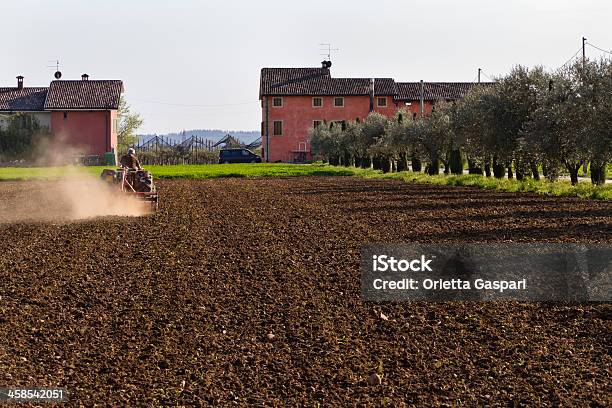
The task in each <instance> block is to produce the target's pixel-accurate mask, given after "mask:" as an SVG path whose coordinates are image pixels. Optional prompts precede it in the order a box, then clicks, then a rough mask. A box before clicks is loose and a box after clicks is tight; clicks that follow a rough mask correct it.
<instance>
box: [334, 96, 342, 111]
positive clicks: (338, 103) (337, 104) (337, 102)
mask: <svg viewBox="0 0 612 408" xmlns="http://www.w3.org/2000/svg"><path fill="white" fill-rule="evenodd" d="M334 106H335V107H336V108H342V107H344V98H342V97H338V98H334Z"/></svg>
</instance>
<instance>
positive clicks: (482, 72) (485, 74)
mask: <svg viewBox="0 0 612 408" xmlns="http://www.w3.org/2000/svg"><path fill="white" fill-rule="evenodd" d="M480 73H481V74H483V75H484V76H485V77H487V79H488V80H489V81H491V82H495V80H494V79H493V78H491V77H490V76H488V75H487V73H486V72H484V70H482V69H481V70H480Z"/></svg>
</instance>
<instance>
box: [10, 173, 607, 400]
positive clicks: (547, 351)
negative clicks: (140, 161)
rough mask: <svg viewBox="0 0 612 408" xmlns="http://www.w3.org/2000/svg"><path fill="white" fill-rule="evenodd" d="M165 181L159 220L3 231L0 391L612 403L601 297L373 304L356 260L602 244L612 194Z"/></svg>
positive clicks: (340, 181)
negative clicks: (466, 248) (604, 198)
mask: <svg viewBox="0 0 612 408" xmlns="http://www.w3.org/2000/svg"><path fill="white" fill-rule="evenodd" d="M19 186H20V188H22V189H23V191H28V189H29V186H30V183H21V184H20V185H19ZM159 187H160V194H161V196H162V198H161V204H160V211H159V212H158V213H157V214H155V215H152V216H145V217H124V218H122V217H106V218H98V219H94V220H85V221H78V222H72V223H69V222H65V221H62V220H58V221H57V222H20V223H4V224H0V234H1V235H0V236H1V237H2V240H1V242H0V254H1V255H0V297H1V298H0V384H5V385H6V386H16V385H21V386H26V385H29V386H39V387H40V386H52V385H59V386H64V387H66V388H67V390H68V392H69V394H70V400H71V405H79V404H83V405H85V406H90V405H93V404H95V403H98V404H108V405H113V406H134V405H157V404H174V405H176V404H178V405H188V406H193V405H205V404H218V405H230V404H231V405H234V404H235V405H239V406H242V405H266V406H274V405H277V406H302V405H307V406H316V405H317V404H320V405H322V406H363V405H372V406H381V405H388V406H402V405H415V404H416V405H446V406H450V405H453V404H455V405H464V406H475V405H486V404H489V405H498V404H499V405H514V404H516V405H522V404H524V405H532V404H535V405H545V406H551V405H552V406H557V405H564V406H587V405H595V406H597V405H601V406H610V405H612V399H611V397H610V392H609V391H610V386H611V381H610V377H611V367H612V357H611V354H610V344H611V343H612V338H611V337H612V336H611V333H612V330H611V329H612V324H611V322H610V315H611V312H612V307H611V306H610V305H609V304H607V305H602V304H598V305H594V304H581V305H563V304H537V303H530V304H519V303H513V302H494V303H475V302H448V303H402V304H387V303H385V304H373V303H364V302H363V301H362V300H361V296H360V279H359V278H360V273H359V268H358V265H359V251H360V248H361V246H362V245H363V244H366V243H377V242H394V243H396V242H410V241H415V240H418V241H421V242H441V241H445V242H468V241H479V242H493V241H496V242H499V241H506V242H511V241H512V242H514V241H516V242H604V243H610V242H612V228H611V225H612V204H610V203H607V202H596V201H588V200H579V199H559V198H548V197H544V196H538V195H527V194H522V195H518V194H510V193H499V192H490V191H484V190H474V189H467V188H454V187H436V186H430V185H424V184H404V183H401V182H397V181H381V180H364V179H359V178H285V179H281V178H277V179H249V180H246V179H217V180H197V181H186V180H185V181H162V182H160V186H159ZM15 188H16V187H15V183H10V184H5V183H0V202H3V200H6V199H7V192H8V191H9V190H11V189H13V190H11V191H12V192H11V195H12V194H14V189H15ZM28 194H30V193H29V192H28V193H26V194H25V195H26V196H27V195H28ZM49 205H50V206H51V207H52V206H53V203H52V202H51V203H49ZM1 207H2V206H1V205H0V208H1ZM50 211H52V209H51V208H50ZM381 313H383V314H384V315H385V316H386V318H381Z"/></svg>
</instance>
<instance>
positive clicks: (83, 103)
mask: <svg viewBox="0 0 612 408" xmlns="http://www.w3.org/2000/svg"><path fill="white" fill-rule="evenodd" d="M122 92H123V82H122V81H120V80H89V75H87V74H83V76H82V77H81V79H80V80H56V81H52V82H51V84H50V86H49V87H48V88H45V87H24V86H23V77H22V76H18V77H17V86H16V87H4V88H0V114H4V116H5V117H6V116H10V115H11V114H14V113H20V112H21V113H28V114H31V115H32V116H34V117H35V118H36V119H37V120H38V122H39V123H40V124H41V125H42V126H45V127H47V128H48V129H49V131H50V132H51V133H52V134H53V136H54V139H55V140H56V141H58V142H59V143H62V145H65V146H69V147H74V148H75V149H77V150H78V151H79V153H80V154H83V155H97V156H103V155H104V153H107V152H116V151H117V112H118V109H119V100H120V97H121V93H122ZM2 125H3V122H2V121H1V120H0V127H1V126H2Z"/></svg>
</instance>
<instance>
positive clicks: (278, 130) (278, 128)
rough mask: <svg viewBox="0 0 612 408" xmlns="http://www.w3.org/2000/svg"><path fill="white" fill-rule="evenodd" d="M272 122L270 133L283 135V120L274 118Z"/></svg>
mask: <svg viewBox="0 0 612 408" xmlns="http://www.w3.org/2000/svg"><path fill="white" fill-rule="evenodd" d="M272 124H273V128H274V130H273V132H272V134H273V135H274V136H282V135H283V121H282V120H275V121H274V122H272Z"/></svg>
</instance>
